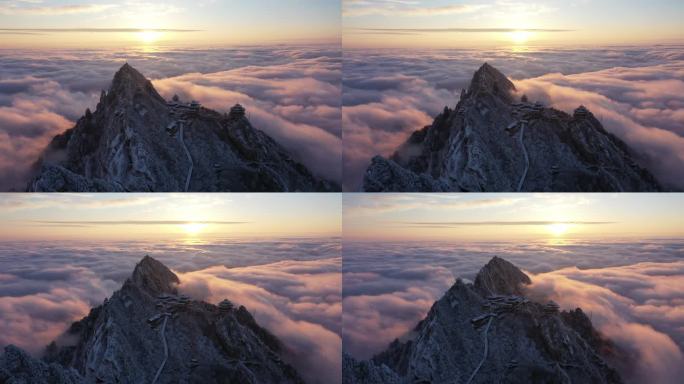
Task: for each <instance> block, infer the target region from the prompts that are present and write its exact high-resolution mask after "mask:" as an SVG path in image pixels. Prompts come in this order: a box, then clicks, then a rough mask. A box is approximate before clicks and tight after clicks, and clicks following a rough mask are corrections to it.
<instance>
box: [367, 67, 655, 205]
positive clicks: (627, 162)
mask: <svg viewBox="0 0 684 384" xmlns="http://www.w3.org/2000/svg"><path fill="white" fill-rule="evenodd" d="M516 95H517V91H516V88H515V85H513V83H512V82H511V81H510V80H509V79H508V78H506V76H504V75H503V74H502V73H501V72H499V71H498V70H497V69H495V68H494V67H492V66H491V65H489V64H486V63H485V64H484V65H483V66H482V67H481V68H480V69H478V70H477V72H475V75H474V76H473V79H472V81H471V83H470V86H469V88H468V90H467V91H466V90H463V91H462V92H461V98H460V100H459V102H458V104H457V105H456V107H455V109H450V108H448V107H445V108H444V111H443V112H442V113H441V114H439V115H438V116H437V117H436V118H435V120H434V122H433V123H432V125H429V126H426V127H424V128H423V129H421V130H419V131H416V132H414V133H413V134H411V136H410V137H409V138H408V140H406V142H405V143H404V144H402V145H401V146H400V147H399V148H398V149H397V150H396V151H395V152H394V154H393V155H392V156H391V157H390V158H384V157H381V156H376V157H374V158H373V159H372V161H371V164H370V166H369V167H368V169H367V170H366V173H365V175H364V180H363V189H364V190H365V191H367V192H421V191H454V192H515V191H527V192H553V191H556V192H611V191H617V192H628V191H660V190H662V187H661V185H660V184H659V183H658V181H657V180H656V179H655V177H654V176H653V175H652V174H651V173H650V172H649V171H647V170H646V169H645V168H643V167H642V166H641V165H640V164H639V157H638V156H637V155H636V154H635V152H634V151H633V150H632V149H630V148H629V147H628V146H627V145H626V144H625V143H624V142H622V141H621V140H620V139H618V138H617V137H615V136H614V135H612V134H610V133H609V132H607V131H606V130H605V129H604V128H603V125H602V124H601V122H600V121H599V120H598V119H597V118H596V117H595V116H594V115H593V114H592V113H591V112H590V111H589V110H588V109H587V108H585V107H584V106H578V108H577V109H576V110H575V111H574V113H573V115H572V116H571V115H568V114H567V113H565V112H562V111H559V110H556V109H554V108H549V107H547V106H545V105H543V104H542V103H539V102H535V103H533V102H531V101H529V100H528V99H527V97H526V96H524V95H522V96H521V97H520V101H518V100H517V96H516Z"/></svg>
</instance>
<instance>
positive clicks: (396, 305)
mask: <svg viewBox="0 0 684 384" xmlns="http://www.w3.org/2000/svg"><path fill="white" fill-rule="evenodd" d="M372 269H373V268H372V267H370V266H369V270H372ZM388 270H389V268H388ZM453 280H454V278H453V276H452V274H451V272H449V271H448V270H447V269H446V268H443V267H423V268H416V269H415V270H414V271H410V270H409V271H404V272H403V273H399V274H398V275H395V276H392V274H391V273H389V275H385V276H383V275H381V274H380V273H376V272H345V274H344V284H345V287H347V286H349V287H351V289H350V292H349V293H345V297H344V300H343V308H344V310H343V315H342V318H343V324H344V325H343V328H342V334H343V337H344V350H345V351H346V352H348V353H350V354H352V355H354V356H355V357H357V358H363V359H367V358H370V357H372V356H373V355H374V354H376V353H379V352H381V351H382V350H384V349H385V348H386V347H387V345H389V343H390V342H392V340H394V339H396V338H402V337H403V336H405V335H406V334H407V332H408V331H409V330H411V329H412V328H413V327H415V326H416V324H417V323H418V322H419V321H420V320H421V319H422V318H423V317H425V315H426V314H427V312H428V310H429V309H430V307H431V306H432V304H433V303H434V302H435V301H436V300H437V299H439V296H440V295H441V294H442V293H443V292H444V291H445V290H446V289H447V288H448V287H449V286H451V284H453ZM419 281H422V283H419ZM359 286H363V287H364V289H363V292H360V291H359V292H357V291H355V289H354V288H353V287H359Z"/></svg>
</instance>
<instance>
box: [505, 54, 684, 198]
mask: <svg viewBox="0 0 684 384" xmlns="http://www.w3.org/2000/svg"><path fill="white" fill-rule="evenodd" d="M663 77H671V78H665V79H664V78H663ZM683 78H684V64H682V63H673V64H663V65H658V66H653V67H640V68H612V69H607V70H602V71H597V72H588V73H581V74H575V75H567V76H566V75H562V74H559V73H553V74H548V75H544V76H541V77H537V78H533V79H526V80H520V81H517V82H515V84H516V87H517V88H518V90H519V93H520V94H527V95H528V96H529V97H530V98H531V99H532V100H541V101H544V102H546V103H548V104H550V105H552V106H554V107H555V108H558V109H561V110H564V111H566V112H572V111H573V110H574V109H575V108H577V106H579V105H580V104H583V105H585V106H586V107H588V108H589V109H590V110H591V111H592V112H593V113H594V115H595V116H596V117H598V118H599V120H601V121H602V123H603V124H604V126H605V128H606V129H607V130H608V131H609V132H611V133H614V134H615V135H617V136H618V137H620V138H621V139H622V140H624V141H625V142H627V144H629V145H630V146H631V147H632V148H633V149H635V150H636V151H637V152H638V154H640V155H642V156H643V157H644V161H645V162H646V164H647V166H648V167H649V168H650V169H651V170H652V171H653V172H654V173H655V174H656V176H657V177H658V178H659V179H660V180H661V181H662V182H664V183H665V184H667V185H670V186H671V187H675V188H677V189H681V188H684V184H682V180H684V137H682V136H681V134H684V120H683V118H684V108H682V107H681V105H682V103H684V80H682V79H683Z"/></svg>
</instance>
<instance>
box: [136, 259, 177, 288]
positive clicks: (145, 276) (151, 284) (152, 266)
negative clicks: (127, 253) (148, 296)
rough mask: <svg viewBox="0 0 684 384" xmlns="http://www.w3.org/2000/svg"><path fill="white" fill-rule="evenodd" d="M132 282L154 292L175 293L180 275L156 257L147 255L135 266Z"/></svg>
mask: <svg viewBox="0 0 684 384" xmlns="http://www.w3.org/2000/svg"><path fill="white" fill-rule="evenodd" d="M130 282H131V283H132V284H134V285H136V286H138V287H140V288H142V289H144V290H146V291H148V292H149V293H152V294H159V293H175V292H176V285H178V284H179V283H180V280H178V276H176V274H175V273H173V272H171V270H170V269H168V268H167V267H166V266H165V265H164V264H162V263H160V262H159V261H157V260H156V259H154V258H152V257H150V256H145V257H143V259H142V260H140V262H139V263H138V264H137V265H136V266H135V270H133V275H132V276H131V278H130Z"/></svg>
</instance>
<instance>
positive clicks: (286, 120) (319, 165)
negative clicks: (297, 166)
mask: <svg viewBox="0 0 684 384" xmlns="http://www.w3.org/2000/svg"><path fill="white" fill-rule="evenodd" d="M317 65H323V64H320V63H319V62H318V61H317V60H315V59H309V60H307V61H306V62H304V63H297V64H292V65H278V66H269V67H250V66H248V67H243V68H238V69H234V70H230V71H224V72H215V73H210V74H200V73H190V74H186V75H181V76H178V77H173V78H166V79H161V80H157V81H155V82H154V85H155V87H156V88H157V89H158V90H159V92H160V93H161V94H162V95H164V96H165V97H167V98H170V97H171V96H173V94H179V95H180V96H181V97H183V98H185V99H197V100H199V101H200V102H202V103H204V104H206V105H207V106H208V107H210V108H212V109H216V110H218V111H227V110H228V109H229V108H230V107H231V106H233V105H234V104H235V103H240V104H242V105H244V106H245V107H246V108H247V113H248V115H249V118H250V120H251V121H252V124H253V125H254V126H255V128H257V129H261V130H263V131H264V132H266V133H267V134H269V135H270V136H272V137H273V138H274V139H275V140H276V141H277V142H279V143H280V144H282V145H283V146H284V147H285V148H287V149H288V150H289V151H291V152H292V153H293V155H294V156H295V157H296V158H297V159H298V160H300V161H301V162H303V163H304V164H305V165H306V166H307V167H309V169H311V170H312V171H313V172H314V173H316V174H318V175H322V176H325V177H327V178H329V179H332V180H335V181H340V180H341V178H342V167H341V157H342V139H341V138H340V126H339V119H340V110H339V106H338V104H339V98H340V89H339V86H337V85H334V84H331V83H329V82H327V81H325V80H323V79H317V78H313V77H307V76H323V77H333V76H335V75H338V76H339V71H338V70H336V69H334V68H315V67H316V66H317Z"/></svg>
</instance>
